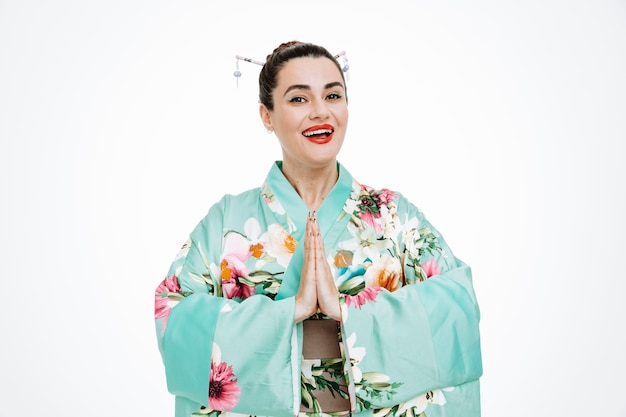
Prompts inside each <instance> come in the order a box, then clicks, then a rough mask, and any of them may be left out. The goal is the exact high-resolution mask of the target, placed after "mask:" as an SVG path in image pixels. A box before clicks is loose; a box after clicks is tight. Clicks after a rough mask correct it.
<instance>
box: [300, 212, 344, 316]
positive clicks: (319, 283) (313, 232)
mask: <svg viewBox="0 0 626 417" xmlns="http://www.w3.org/2000/svg"><path fill="white" fill-rule="evenodd" d="M318 310H319V311H320V312H322V313H324V314H325V315H327V316H328V317H330V318H332V319H335V320H340V319H341V308H340V306H339V291H337V287H336V286H335V282H334V280H333V275H332V273H331V271H330V266H329V265H328V262H327V261H326V251H325V250H324V242H323V240H322V235H321V233H320V227H319V223H318V222H317V217H316V216H315V212H313V213H309V216H308V218H307V222H306V229H305V236H304V263H303V265H302V276H301V278H300V288H299V289H298V293H297V294H296V311H295V317H294V321H295V322H296V323H298V322H301V321H302V320H304V319H306V318H308V317H310V316H311V315H313V314H315V313H317V312H318Z"/></svg>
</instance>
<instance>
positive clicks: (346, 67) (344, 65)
mask: <svg viewBox="0 0 626 417" xmlns="http://www.w3.org/2000/svg"><path fill="white" fill-rule="evenodd" d="M339 58H341V64H340V65H341V70H342V71H343V72H345V73H346V78H347V79H350V77H349V75H350V73H349V72H348V71H350V65H348V56H347V55H346V51H341V52H339V53H338V54H337V55H335V59H336V60H339Z"/></svg>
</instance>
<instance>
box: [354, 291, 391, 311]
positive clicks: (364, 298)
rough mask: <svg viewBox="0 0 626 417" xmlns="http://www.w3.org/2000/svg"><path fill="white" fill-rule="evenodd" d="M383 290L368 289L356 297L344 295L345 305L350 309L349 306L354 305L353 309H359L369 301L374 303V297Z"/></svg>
mask: <svg viewBox="0 0 626 417" xmlns="http://www.w3.org/2000/svg"><path fill="white" fill-rule="evenodd" d="M382 290H383V289H382V288H380V287H369V288H366V289H364V290H362V291H361V292H359V293H358V294H357V295H346V305H347V306H348V307H350V305H352V304H353V305H354V307H355V308H358V309H359V310H360V309H361V306H362V305H364V304H365V303H368V302H370V301H373V302H376V296H377V295H378V293H379V292H380V291H382Z"/></svg>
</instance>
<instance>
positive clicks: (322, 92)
mask: <svg viewBox="0 0 626 417" xmlns="http://www.w3.org/2000/svg"><path fill="white" fill-rule="evenodd" d="M272 98H273V99H274V110H272V111H269V110H268V109H267V108H266V107H265V106H264V105H261V109H260V112H261V119H262V120H263V123H264V124H265V127H266V128H267V129H269V130H273V131H274V132H275V133H276V136H277V137H278V141H279V142H280V145H281V147H282V150H283V161H284V164H290V165H291V166H292V167H302V168H305V167H307V168H316V167H322V166H324V165H327V164H329V163H332V164H334V163H335V162H336V158H337V154H338V153H339V150H340V149H341V145H342V144H343V139H344V136H345V134H346V127H347V124H348V103H347V101H346V94H345V86H344V83H343V78H342V77H341V73H340V72H339V69H338V68H337V66H336V65H335V63H334V62H332V61H331V60H330V59H328V58H324V57H320V58H310V57H306V58H294V59H291V60H289V61H288V62H287V63H286V64H285V66H284V67H283V68H282V69H281V70H280V71H279V73H278V82H277V85H276V89H275V90H274V91H273V92H272Z"/></svg>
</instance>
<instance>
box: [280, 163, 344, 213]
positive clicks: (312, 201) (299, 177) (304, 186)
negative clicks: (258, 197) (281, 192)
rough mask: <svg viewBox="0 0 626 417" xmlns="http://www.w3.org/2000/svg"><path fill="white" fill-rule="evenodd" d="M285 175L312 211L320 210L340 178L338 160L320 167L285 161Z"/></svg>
mask: <svg viewBox="0 0 626 417" xmlns="http://www.w3.org/2000/svg"><path fill="white" fill-rule="evenodd" d="M283 175H284V176H285V178H287V181H289V183H290V184H291V185H292V186H293V188H294V189H295V190H296V192H297V193H298V195H299V196H300V198H302V201H303V202H304V204H305V205H306V206H307V207H308V209H309V210H311V211H317V210H319V208H320V206H321V205H322V203H323V202H324V200H325V199H326V196H327V195H328V193H330V191H331V190H332V189H333V187H334V186H335V184H336V183H337V179H338V178H339V172H338V171H337V163H336V162H335V163H333V164H329V165H326V166H324V167H320V168H302V167H296V166H290V165H285V164H284V163H283Z"/></svg>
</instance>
